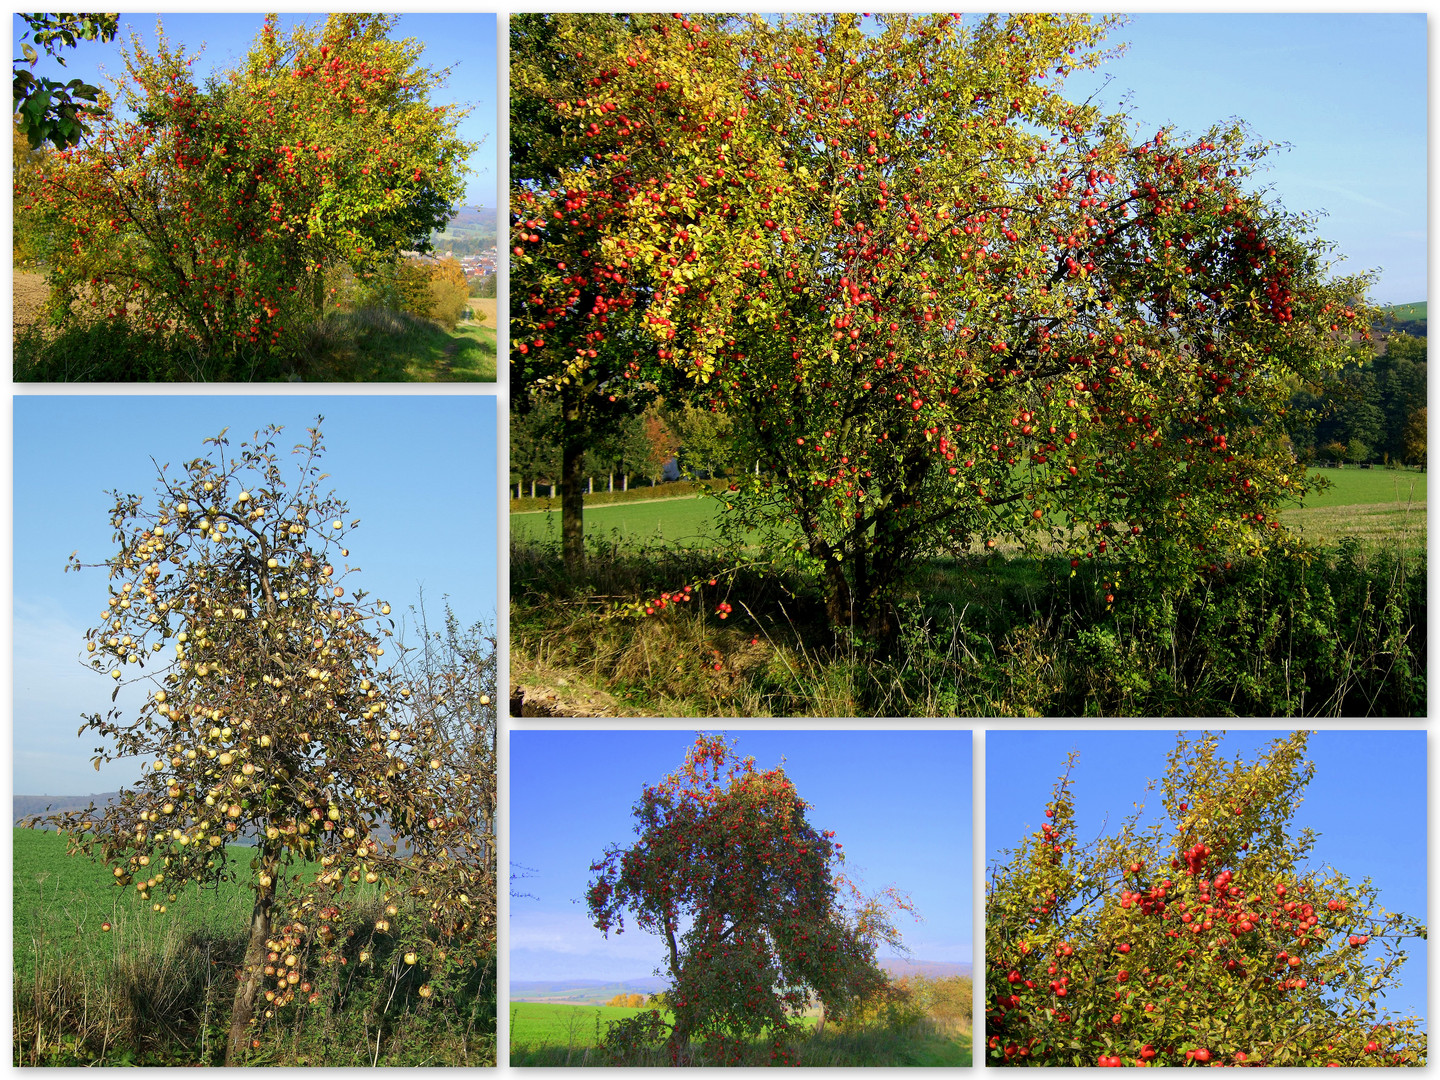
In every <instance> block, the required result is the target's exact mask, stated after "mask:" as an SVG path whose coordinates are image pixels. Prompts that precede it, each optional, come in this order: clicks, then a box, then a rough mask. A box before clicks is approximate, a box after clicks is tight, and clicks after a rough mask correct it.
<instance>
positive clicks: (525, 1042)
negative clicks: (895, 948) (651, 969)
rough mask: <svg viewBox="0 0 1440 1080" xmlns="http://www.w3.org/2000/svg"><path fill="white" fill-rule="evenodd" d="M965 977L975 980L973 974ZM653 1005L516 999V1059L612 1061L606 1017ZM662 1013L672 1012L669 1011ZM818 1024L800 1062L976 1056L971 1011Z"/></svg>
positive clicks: (755, 1058)
mask: <svg viewBox="0 0 1440 1080" xmlns="http://www.w3.org/2000/svg"><path fill="white" fill-rule="evenodd" d="M965 982H966V985H967V987H968V984H969V980H965ZM646 1011H648V1010H646V1009H628V1008H621V1007H619V1006H614V1005H554V1004H543V1003H539V1002H528V1001H520V1002H512V1003H511V1005H510V1064H512V1065H520V1066H524V1065H553V1066H572V1067H573V1066H582V1065H607V1064H611V1062H610V1061H609V1059H608V1057H607V1055H606V1054H605V1051H604V1050H603V1049H602V1048H601V1040H602V1039H603V1038H604V1036H605V1032H606V1025H607V1024H610V1023H613V1022H615V1021H617V1020H622V1019H625V1018H626V1017H631V1016H637V1015H639V1014H640V1013H642V1012H646ZM663 1015H664V1016H665V1018H666V1019H667V1020H669V1019H670V1014H669V1013H668V1012H665V1013H663ZM814 1024H815V1017H814V1016H806V1017H804V1018H802V1020H801V1026H802V1027H803V1028H804V1029H805V1030H806V1032H807V1034H805V1035H800V1036H798V1038H797V1042H796V1045H797V1046H798V1049H799V1064H801V1065H814V1066H831V1067H834V1066H840V1067H845V1066H860V1065H866V1066H906V1065H937V1066H950V1067H968V1066H969V1065H970V1064H971V1054H972V1047H971V1037H970V1024H969V1017H968V1015H967V1016H966V1017H965V1018H964V1021H963V1023H961V1022H959V1021H954V1022H952V1021H951V1020H950V1019H948V1018H947V1019H945V1020H941V1019H937V1018H935V1017H923V1018H918V1019H916V1020H914V1021H913V1023H911V1024H909V1025H908V1026H906V1027H905V1028H904V1029H903V1030H898V1031H897V1030H892V1029H886V1028H884V1027H883V1026H881V1025H872V1026H870V1027H867V1028H861V1029H857V1030H855V1031H841V1030H839V1029H837V1028H836V1027H835V1026H834V1025H831V1026H830V1027H828V1028H827V1029H826V1030H825V1031H824V1032H823V1033H821V1034H820V1035H818V1036H817V1035H815V1034H814V1033H813V1030H812V1029H813V1028H814ZM770 1049H771V1044H770V1043H769V1042H757V1043H755V1044H754V1045H753V1046H752V1047H751V1048H750V1050H749V1052H748V1055H747V1059H746V1061H745V1062H744V1064H747V1065H758V1064H769V1054H770ZM645 1063H646V1064H661V1063H662V1062H659V1061H655V1062H645Z"/></svg>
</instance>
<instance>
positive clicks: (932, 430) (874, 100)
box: [511, 13, 1370, 639]
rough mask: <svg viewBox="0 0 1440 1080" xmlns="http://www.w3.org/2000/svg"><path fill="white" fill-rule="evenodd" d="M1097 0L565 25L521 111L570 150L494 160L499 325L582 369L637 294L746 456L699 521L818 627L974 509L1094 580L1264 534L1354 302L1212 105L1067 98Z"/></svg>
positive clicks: (942, 540)
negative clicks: (747, 462) (558, 165)
mask: <svg viewBox="0 0 1440 1080" xmlns="http://www.w3.org/2000/svg"><path fill="white" fill-rule="evenodd" d="M1110 25H1111V22H1110V20H1098V21H1097V20H1093V19H1092V18H1091V17H1089V16H1087V15H1084V14H1052V15H1047V14H1041V13H1021V14H1013V15H1008V16H1002V15H990V16H983V17H973V16H966V17H963V18H957V17H953V16H949V15H933V16H916V15H903V14H897V15H879V16H876V17H875V19H874V20H873V22H870V21H866V20H862V18H861V17H860V16H857V15H853V14H838V15H795V16H785V17H782V18H777V19H765V18H760V17H758V16H756V17H753V18H749V19H734V18H722V17H717V16H709V15H696V16H691V17H682V16H678V15H677V16H675V17H673V18H671V17H668V16H667V17H660V16H653V17H650V18H649V20H648V21H647V22H644V23H641V22H640V21H638V20H637V21H636V22H635V23H634V24H633V26H632V32H631V33H630V34H629V35H627V36H626V37H625V38H623V39H615V38H611V39H608V40H601V39H599V38H598V36H597V35H594V34H587V33H586V31H585V27H583V26H581V25H566V26H564V27H562V28H561V30H562V32H561V33H559V34H557V36H556V39H555V40H554V41H553V42H552V45H551V47H552V48H553V49H555V50H557V51H559V52H561V53H563V54H564V55H565V56H566V57H567V58H568V59H569V60H570V62H571V63H572V65H573V66H574V67H575V68H576V69H577V70H579V71H580V72H582V73H585V74H588V75H589V76H590V78H589V81H588V83H586V84H585V86H584V87H583V88H582V90H581V91H580V92H577V93H574V94H572V95H571V96H569V97H568V98H565V99H560V100H556V101H555V102H554V120H555V122H556V123H557V124H560V125H562V126H563V127H565V129H566V130H567V131H568V132H569V134H570V138H571V139H572V140H573V141H574V142H575V143H576V144H577V145H586V146H591V147H593V148H594V150H593V151H592V152H591V153H589V154H588V155H587V156H585V157H584V158H583V160H581V161H579V162H576V163H575V164H573V165H572V166H571V167H569V168H567V169H565V170H562V171H561V172H560V174H559V175H558V177H557V179H556V181H555V182H554V183H553V184H551V185H550V186H549V187H548V188H547V189H540V188H535V189H531V190H528V191H523V192H517V193H516V196H515V199H514V203H515V206H516V208H517V212H518V216H517V221H516V224H515V228H514V231H513V239H514V244H513V250H514V252H515V259H514V263H515V266H516V268H517V269H516V274H517V280H524V281H525V282H526V283H527V284H526V288H525V289H524V290H517V293H516V303H515V305H514V309H515V314H514V316H513V319H512V334H511V341H512V350H514V351H515V352H519V353H525V352H527V351H528V354H530V355H533V354H534V353H535V352H536V351H537V350H539V351H541V352H542V353H544V354H546V355H549V354H550V353H551V352H552V350H554V351H556V352H557V353H558V354H557V355H554V356H553V357H552V358H551V361H550V363H551V364H552V365H553V367H554V374H553V375H552V376H550V377H551V378H552V379H564V378H569V379H572V380H576V379H583V378H584V376H585V373H587V372H589V371H590V370H591V368H590V360H591V357H592V356H594V355H597V354H599V352H600V351H601V350H602V349H603V348H604V345H605V341H606V339H607V337H608V336H609V334H610V332H611V331H610V326H612V325H615V324H616V321H617V320H616V314H617V313H620V314H623V313H626V312H629V311H632V310H633V311H638V312H640V314H639V315H637V316H635V317H634V318H629V319H621V320H619V325H621V326H624V327H626V328H627V332H630V333H633V332H634V327H635V326H636V325H638V327H639V328H640V330H642V331H643V332H644V333H645V334H646V335H647V337H648V340H649V342H650V344H651V347H652V349H653V350H654V352H655V354H656V355H657V356H658V358H659V359H660V360H661V361H663V362H664V363H665V364H667V365H669V366H670V368H671V369H672V371H673V372H674V373H676V374H678V375H683V376H684V377H686V378H687V379H688V384H689V386H690V388H691V394H692V399H693V400H694V401H695V402H696V403H697V404H703V405H705V406H708V407H710V408H714V409H717V410H723V411H724V412H726V413H727V414H729V416H730V417H731V418H732V420H733V422H734V424H735V430H736V433H737V439H738V440H739V441H740V444H741V446H742V447H743V449H744V451H745V452H746V453H747V454H748V455H752V460H758V461H759V462H760V463H761V469H760V471H759V473H758V475H756V476H753V477H747V478H737V480H736V482H735V484H734V485H733V490H731V491H729V492H725V493H722V495H723V502H724V505H725V507H726V510H727V513H726V514H725V518H726V520H728V521H729V523H730V524H732V525H733V526H734V527H736V528H737V529H756V530H759V532H760V533H761V535H762V536H763V537H764V538H765V539H766V540H767V541H768V544H769V546H770V549H771V550H772V551H780V552H788V553H789V555H790V556H791V557H793V559H794V560H795V561H796V563H797V564H798V565H799V566H801V567H802V568H803V569H805V570H807V571H808V572H809V573H811V574H812V575H813V576H814V577H815V579H816V580H817V581H819V582H820V583H821V584H822V587H823V590H824V593H825V597H826V603H827V609H828V612H829V616H830V621H831V623H832V625H833V626H834V627H835V628H836V629H837V630H844V629H848V628H854V629H857V630H860V631H861V632H862V633H865V634H866V635H869V636H872V637H874V638H876V639H884V638H886V637H887V636H888V635H890V634H893V632H894V629H895V624H894V618H893V612H892V604H893V599H892V597H893V592H894V589H895V588H896V586H897V584H898V583H899V582H900V581H901V580H902V579H903V575H904V574H905V573H906V572H907V570H908V568H910V567H912V566H913V565H915V564H916V563H917V562H918V561H920V560H924V559H928V558H931V557H933V556H935V555H938V554H946V553H953V554H963V553H966V552H976V551H980V552H983V551H984V550H986V549H987V547H993V546H995V545H996V544H997V543H998V542H999V541H1000V540H1002V539H1005V538H1010V539H1012V540H1015V541H1018V542H1020V543H1022V544H1026V545H1031V546H1041V545H1043V546H1047V547H1050V548H1052V549H1056V548H1058V549H1059V550H1061V551H1065V552H1068V553H1069V555H1070V556H1071V558H1072V559H1073V565H1074V568H1075V569H1077V570H1078V571H1080V572H1081V573H1083V574H1084V576H1085V581H1086V583H1087V585H1088V586H1089V587H1090V588H1091V589H1092V590H1093V591H1094V594H1095V595H1096V597H1097V598H1105V602H1106V603H1115V602H1116V601H1117V599H1119V600H1120V602H1123V599H1124V598H1125V597H1126V595H1127V594H1128V595H1137V594H1141V593H1143V592H1144V591H1145V590H1146V589H1151V590H1158V589H1162V588H1163V589H1164V590H1167V591H1169V592H1170V593H1172V594H1173V593H1175V592H1177V591H1182V590H1184V589H1186V588H1188V587H1190V586H1191V585H1192V584H1193V583H1195V582H1196V581H1197V580H1198V578H1199V575H1200V574H1201V573H1202V572H1203V571H1204V570H1205V568H1207V567H1211V566H1213V565H1215V564H1216V562H1217V560H1219V561H1221V562H1223V561H1224V559H1225V558H1228V557H1230V556H1231V555H1232V554H1246V553H1250V554H1255V555H1263V554H1265V553H1269V552H1274V551H1277V550H1283V549H1284V546H1285V540H1284V534H1283V532H1282V530H1281V529H1280V528H1279V526H1278V524H1277V522H1276V520H1275V508H1276V506H1277V505H1278V504H1279V503H1281V502H1283V501H1285V500H1287V499H1289V498H1291V497H1293V496H1295V495H1298V494H1302V493H1303V492H1304V491H1305V490H1306V488H1307V484H1308V481H1307V479H1306V476H1305V473H1304V470H1303V469H1301V468H1300V467H1298V466H1297V465H1296V464H1295V462H1294V460H1293V457H1292V455H1291V454H1290V453H1289V450H1288V448H1287V447H1286V445H1285V443H1284V440H1283V438H1282V437H1281V422H1280V420H1281V417H1282V416H1283V412H1284V410H1285V408H1286V406H1287V404H1288V401H1289V398H1290V395H1291V394H1292V393H1293V390H1294V387H1295V386H1296V385H1299V384H1307V383H1315V382H1318V381H1321V380H1323V379H1325V378H1326V377H1327V375H1328V374H1330V373H1333V372H1334V371H1336V370H1338V367H1339V365H1340V364H1341V362H1342V361H1343V360H1344V359H1345V358H1346V357H1348V355H1349V353H1350V341H1351V338H1352V332H1353V333H1358V334H1361V335H1363V334H1365V333H1366V332H1367V331H1366V329H1365V328H1366V327H1368V325H1369V321H1370V320H1369V312H1370V309H1369V308H1368V307H1367V306H1366V305H1365V303H1364V301H1363V295H1364V291H1365V282H1364V280H1363V279H1359V278H1348V279H1330V278H1328V277H1327V276H1326V255H1327V248H1326V246H1325V245H1324V244H1323V243H1321V242H1320V241H1318V240H1317V239H1316V238H1315V237H1314V236H1313V235H1312V234H1311V232H1310V227H1309V223H1308V222H1306V221H1304V220H1301V219H1298V218H1296V217H1294V216H1293V215H1290V214H1288V213H1286V212H1285V211H1284V209H1283V208H1282V207H1280V206H1277V205H1275V204H1274V203H1273V201H1272V200H1270V199H1269V198H1267V197H1266V196H1265V195H1264V194H1263V193H1262V192H1258V191H1256V190H1255V187H1254V184H1253V183H1252V182H1251V180H1250V178H1251V176H1252V173H1253V171H1254V170H1255V168H1256V167H1257V165H1258V164H1259V163H1260V162H1261V161H1262V160H1263V158H1264V156H1265V154H1266V152H1267V147H1265V146H1263V145H1258V144H1256V143H1255V142H1254V141H1253V139H1252V138H1251V137H1250V136H1249V135H1248V133H1247V132H1246V131H1245V129H1244V128H1243V127H1241V126H1240V125H1238V124H1235V125H1231V126H1228V127H1217V128H1215V129H1213V130H1211V131H1208V132H1205V133H1203V134H1200V135H1194V136H1181V135H1179V134H1177V133H1174V132H1172V131H1169V130H1161V131H1159V132H1156V133H1154V134H1153V135H1146V136H1141V135H1137V134H1136V133H1134V132H1133V131H1132V130H1131V129H1130V126H1129V124H1128V122H1127V120H1126V118H1125V117H1124V116H1117V115H1106V114H1105V113H1103V112H1102V111H1101V110H1100V109H1098V108H1097V107H1096V106H1094V105H1093V104H1088V103H1085V102H1078V101H1071V100H1068V99H1067V98H1066V97H1065V95H1064V80H1065V77H1066V76H1067V75H1068V74H1069V73H1071V72H1073V71H1075V70H1079V69H1086V68H1091V67H1094V66H1096V65H1098V64H1099V63H1101V62H1102V61H1103V60H1104V59H1105V55H1106V54H1105V53H1104V52H1103V43H1104V38H1105V35H1106V33H1107V32H1108V31H1109V29H1110ZM587 297H594V298H595V299H590V300H587V299H586V298H587ZM582 301H583V302H582ZM600 301H603V305H602V306H603V313H604V314H607V315H610V322H609V323H608V324H607V322H606V320H605V319H604V318H601V317H599V316H598V315H597V313H596V310H597V309H596V304H597V302H600ZM622 374H623V373H622ZM632 374H638V372H632ZM617 385H623V384H617V382H616V381H615V380H609V381H602V382H600V383H599V384H598V385H596V386H595V387H594V392H595V393H600V394H606V395H609V394H614V393H616V392H617V391H616V389H615V387H616V386H617ZM620 392H622V393H623V389H622V390H621V391H620ZM672 393H673V391H672ZM1082 568H1083V570H1082Z"/></svg>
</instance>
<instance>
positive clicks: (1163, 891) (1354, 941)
mask: <svg viewBox="0 0 1440 1080" xmlns="http://www.w3.org/2000/svg"><path fill="white" fill-rule="evenodd" d="M1307 734H1308V733H1307V732H1303V731H1302V732H1296V733H1294V734H1293V735H1289V736H1287V737H1285V738H1281V739H1278V740H1276V742H1275V743H1274V744H1273V745H1272V746H1271V747H1270V750H1269V752H1268V753H1267V754H1265V755H1264V756H1262V757H1260V758H1259V759H1258V760H1256V761H1253V762H1252V761H1244V760H1242V759H1239V758H1237V759H1236V760H1234V761H1226V760H1225V759H1224V758H1223V757H1221V756H1220V754H1219V739H1218V737H1216V736H1214V735H1210V734H1206V735H1203V736H1200V737H1198V738H1195V739H1193V740H1188V739H1186V738H1185V737H1184V736H1183V735H1182V736H1181V737H1180V738H1179V740H1178V742H1177V745H1176V748H1175V750H1174V751H1173V752H1172V754H1171V756H1170V761H1169V767H1168V770H1167V772H1166V775H1165V778H1164V781H1163V790H1164V799H1163V806H1164V810H1165V820H1163V821H1161V822H1157V823H1156V824H1154V825H1152V826H1149V827H1145V828H1142V827H1140V826H1139V822H1138V817H1139V812H1138V811H1137V814H1136V815H1135V816H1134V817H1132V818H1130V819H1128V820H1127V821H1126V822H1124V823H1123V824H1122V826H1121V828H1120V829H1119V831H1118V832H1117V833H1115V834H1113V835H1109V836H1102V837H1100V838H1098V839H1096V840H1095V841H1093V842H1090V843H1088V844H1087V843H1084V842H1082V841H1081V840H1080V839H1079V838H1078V837H1077V836H1076V828H1075V805H1074V800H1073V798H1072V795H1071V792H1070V785H1069V778H1068V774H1067V775H1066V776H1063V777H1062V778H1061V779H1060V781H1059V782H1058V783H1057V784H1056V786H1055V789H1054V795H1053V797H1052V798H1051V800H1050V802H1049V804H1048V805H1047V806H1046V807H1045V821H1044V823H1043V824H1042V826H1041V827H1040V829H1039V830H1038V831H1037V832H1035V833H1032V834H1031V835H1029V836H1026V837H1025V838H1024V839H1023V840H1022V841H1021V843H1020V845H1019V847H1017V848H1016V849H1014V850H1013V851H1011V852H1008V853H1007V859H1006V861H1005V862H1004V864H1003V865H1000V866H997V867H994V868H992V871H991V877H990V881H989V882H988V883H987V885H986V893H985V963H986V973H985V1034H986V1048H987V1055H988V1057H989V1059H990V1061H991V1063H993V1064H997V1065H1000V1064H1004V1065H1038V1066H1046V1065H1050V1066H1062V1065H1068V1066H1096V1065H1100V1066H1107V1065H1109V1066H1120V1065H1155V1066H1164V1065H1190V1064H1199V1065H1203V1064H1207V1063H1209V1064H1222V1065H1251V1066H1262V1065H1266V1066H1268V1065H1276V1066H1282V1065H1283V1066H1298V1065H1328V1064H1339V1065H1345V1066H1354V1065H1423V1064H1424V1063H1425V1059H1426V1049H1425V1032H1424V1028H1423V1026H1422V1021H1421V1020H1419V1019H1417V1018H1415V1017H1404V1018H1398V1017H1395V1016H1392V1015H1389V1014H1387V1012H1386V1011H1385V1010H1383V1009H1382V1008H1381V1006H1380V998H1381V997H1382V996H1383V994H1384V993H1385V991H1386V990H1387V989H1389V988H1391V987H1393V986H1394V985H1396V983H1397V981H1398V973H1399V970H1400V967H1401V964H1402V963H1403V961H1404V959H1405V953H1404V946H1405V942H1406V940H1407V939H1408V938H1413V937H1419V938H1422V939H1423V938H1424V937H1425V934H1426V931H1425V927H1424V925H1423V924H1421V923H1419V922H1417V921H1416V920H1414V919H1412V918H1409V917H1407V916H1404V915H1401V914H1399V913H1395V912H1387V911H1386V910H1385V909H1383V908H1382V907H1380V906H1379V904H1378V902H1377V895H1378V894H1377V890H1376V888H1375V886H1374V885H1372V884H1371V883H1370V882H1369V881H1368V880H1367V881H1365V882H1363V883H1361V884H1358V885H1357V884H1354V883H1352V882H1351V881H1350V880H1349V879H1348V878H1347V877H1346V876H1345V874H1344V873H1343V872H1341V871H1340V870H1337V869H1334V868H1332V867H1328V866H1314V865H1311V864H1310V863H1309V862H1308V861H1307V856H1308V855H1309V853H1310V851H1311V849H1312V846H1313V844H1314V840H1315V836H1314V834H1313V833H1312V832H1310V831H1309V830H1300V831H1299V832H1298V833H1297V832H1296V831H1294V830H1293V828H1292V825H1291V818H1292V816H1293V815H1294V811H1295V808H1296V806H1297V805H1298V804H1299V802H1300V798H1301V793H1302V792H1303V791H1304V789H1305V786H1306V784H1307V783H1308V782H1309V780H1310V779H1311V778H1312V776H1313V774H1314V766H1313V765H1312V764H1310V763H1309V762H1307V761H1306V760H1305V756H1304V754H1305V743H1306V736H1307ZM1382 952H1383V955H1377V954H1381V953H1382Z"/></svg>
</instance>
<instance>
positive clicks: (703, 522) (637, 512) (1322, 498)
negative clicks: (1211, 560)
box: [510, 467, 1428, 548]
mask: <svg viewBox="0 0 1440 1080" xmlns="http://www.w3.org/2000/svg"><path fill="white" fill-rule="evenodd" d="M1312 475H1316V476H1320V477H1323V478H1324V479H1325V480H1327V481H1329V483H1330V487H1329V489H1328V490H1326V491H1323V492H1319V493H1316V494H1312V495H1310V496H1309V497H1307V498H1306V499H1305V501H1304V505H1303V506H1294V507H1290V508H1289V509H1286V510H1284V511H1283V512H1282V520H1284V521H1285V522H1286V524H1288V525H1291V526H1293V527H1296V528H1299V529H1302V530H1303V531H1304V533H1305V534H1306V536H1307V537H1308V538H1309V539H1311V540H1315V541H1321V542H1328V541H1332V540H1336V539H1339V538H1340V537H1341V536H1348V535H1357V536H1365V535H1366V534H1373V539H1375V540H1376V541H1380V542H1389V541H1391V540H1395V539H1404V538H1407V537H1408V540H1409V542H1411V543H1416V544H1417V545H1418V546H1419V547H1422V548H1423V547H1424V545H1425V509H1426V491H1427V475H1428V474H1426V473H1425V472H1421V471H1418V470H1415V469H1358V468H1353V467H1350V468H1340V469H1316V470H1314V471H1313V474H1312ZM668 486H669V485H664V484H662V485H659V487H657V488H654V489H652V488H636V489H634V490H632V491H630V492H627V493H625V495H624V496H620V495H618V494H617V493H611V494H610V495H608V496H607V498H609V499H616V498H621V499H623V500H624V501H620V502H616V503H614V504H612V505H601V506H590V505H587V506H586V507H585V531H586V533H587V534H588V535H593V536H603V537H607V538H608V537H614V538H617V539H619V540H623V541H644V542H648V543H656V544H669V545H676V546H694V545H703V544H705V543H707V542H709V541H712V540H713V539H714V538H715V529H714V523H715V516H716V514H717V512H718V511H717V507H716V506H715V503H714V501H713V500H712V499H710V498H707V497H705V496H703V495H695V494H685V495H682V496H679V497H675V498H668V497H666V496H665V495H664V492H665V491H666V489H667V487H668ZM1341 507H1344V508H1352V507H1361V508H1364V509H1363V510H1361V511H1360V512H1359V513H1349V512H1347V513H1341V514H1337V513H1335V512H1334V511H1335V510H1336V508H1341ZM510 537H511V540H512V541H521V542H528V541H534V540H540V541H543V540H557V541H558V539H559V537H560V511H559V510H539V511H530V510H527V511H520V512H515V513H512V514H511V515H510Z"/></svg>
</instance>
